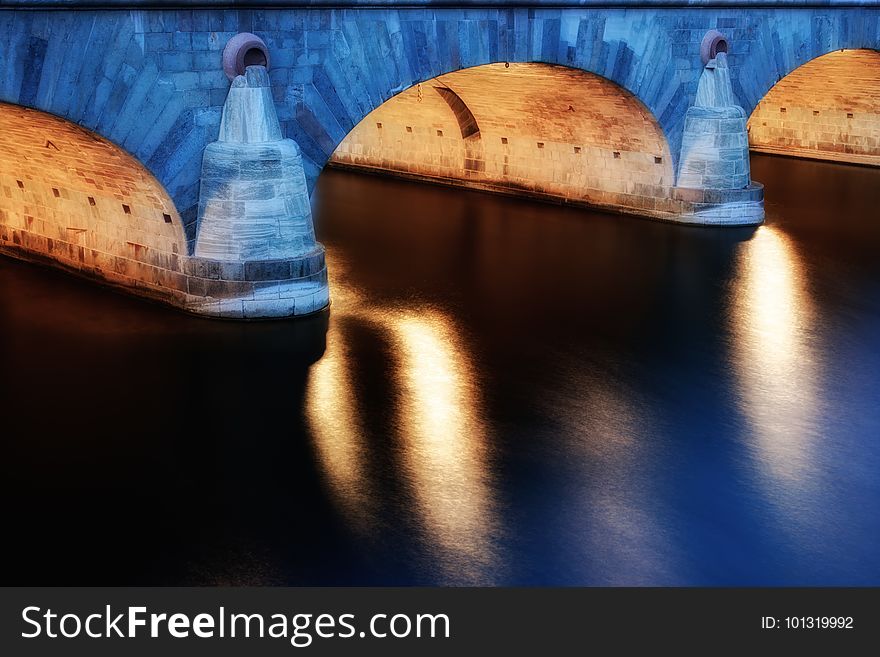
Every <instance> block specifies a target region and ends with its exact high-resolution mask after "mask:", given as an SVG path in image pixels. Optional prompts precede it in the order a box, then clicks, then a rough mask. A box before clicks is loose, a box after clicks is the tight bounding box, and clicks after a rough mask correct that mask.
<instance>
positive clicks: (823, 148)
mask: <svg viewBox="0 0 880 657" xmlns="http://www.w3.org/2000/svg"><path fill="white" fill-rule="evenodd" d="M749 140H750V142H751V146H752V149H753V150H757V151H762V152H767V153H780V154H783V155H794V156H797V157H813V158H817V159H825V160H836V161H841V162H855V163H859V164H871V165H874V166H880V53H878V52H876V51H873V50H842V51H839V52H833V53H829V54H827V55H824V56H822V57H819V58H817V59H814V60H812V61H810V62H808V63H806V64H804V65H803V66H801V67H800V68H797V69H795V70H794V71H793V72H792V73H790V74H789V75H787V76H786V77H784V78H782V79H781V80H780V81H779V82H778V83H777V84H776V86H774V87H773V88H772V89H771V90H770V92H769V93H768V94H767V95H766V96H765V97H764V99H763V100H762V101H761V102H760V103H759V104H758V106H757V107H756V108H755V111H754V112H753V113H752V116H751V117H750V118H749Z"/></svg>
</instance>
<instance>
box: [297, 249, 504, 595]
mask: <svg viewBox="0 0 880 657" xmlns="http://www.w3.org/2000/svg"><path fill="white" fill-rule="evenodd" d="M340 265H341V266H339V267H338V268H337V269H336V270H335V274H336V275H335V276H334V278H335V279H336V280H332V281H331V288H332V289H333V290H334V293H333V304H334V305H333V308H332V315H331V324H330V330H329V332H328V336H327V340H328V346H327V351H326V353H325V355H324V357H323V358H322V359H321V360H320V361H318V363H316V364H315V365H314V366H313V367H312V369H311V370H310V374H309V382H308V389H307V393H306V415H307V417H308V419H309V424H310V426H311V428H312V435H313V437H314V441H315V449H316V453H317V455H318V461H319V462H320V464H321V467H322V469H323V470H324V473H325V476H326V479H327V481H328V483H329V485H330V488H331V489H332V491H333V495H334V497H335V499H336V500H337V503H338V505H339V507H340V509H341V511H342V512H343V513H344V515H345V516H346V517H347V518H349V519H351V520H352V521H353V522H354V523H355V525H356V527H358V528H360V529H362V530H364V531H365V532H369V531H374V532H375V531H377V530H379V528H380V527H381V526H382V521H381V518H380V516H381V514H382V511H383V509H384V510H385V511H386V512H390V513H399V508H400V505H399V501H398V500H390V499H381V496H380V494H379V490H380V485H379V484H377V482H374V481H372V480H371V478H370V474H369V467H368V464H369V459H370V458H371V454H370V453H369V450H368V447H367V444H366V441H367V438H368V434H367V432H366V429H365V427H364V426H363V424H362V423H361V421H360V409H359V407H358V402H357V399H358V391H357V390H356V389H355V387H354V385H353V382H352V371H353V370H354V369H355V368H356V367H357V354H356V353H351V352H350V351H349V349H348V347H347V346H345V345H344V342H345V340H344V336H342V335H340V327H341V322H343V321H344V320H345V319H346V318H357V319H358V320H359V321H361V322H365V323H369V324H371V325H372V326H374V327H376V328H377V329H378V330H379V331H380V332H381V334H382V335H384V336H387V339H388V340H389V342H390V343H391V344H392V346H393V350H392V352H393V353H392V356H391V358H392V359H393V362H389V363H388V368H387V372H388V376H389V378H390V379H391V382H390V383H391V384H392V386H393V387H396V388H397V389H399V390H400V391H401V400H400V403H399V404H398V405H397V414H398V417H397V422H396V423H394V425H393V426H390V427H389V428H388V431H387V435H383V436H381V439H382V440H394V441H396V444H397V445H399V446H400V449H399V451H398V452H397V453H398V457H399V459H400V463H399V465H400V470H399V471H398V476H399V478H400V479H401V483H402V484H403V489H404V490H405V491H407V493H408V495H411V499H410V500H408V501H407V502H406V504H408V505H411V506H412V507H413V508H414V509H415V510H416V513H415V516H416V517H417V518H418V519H419V522H420V524H421V526H420V527H419V534H420V536H421V539H422V544H423V547H424V550H425V553H426V558H428V559H429V560H430V561H431V567H433V568H436V569H439V570H440V571H441V573H442V575H443V578H444V579H445V581H447V582H449V583H468V584H478V583H488V582H487V580H486V575H485V573H486V572H488V571H489V567H490V566H492V569H493V572H494V571H497V563H496V556H495V554H494V547H493V537H494V535H495V532H496V529H497V520H496V514H497V511H496V504H495V501H494V494H493V489H492V482H491V468H490V464H489V463H488V456H489V455H488V448H487V436H486V433H485V429H484V427H483V424H482V423H481V421H480V420H479V417H480V414H481V412H482V409H481V400H480V397H479V394H478V385H477V383H476V381H475V378H474V371H473V368H472V367H471V365H470V362H469V359H468V356H467V354H466V353H465V351H464V348H463V347H462V345H461V343H460V341H459V340H458V338H457V336H456V329H455V327H454V326H453V324H452V323H451V322H450V321H449V319H448V318H447V317H446V316H445V315H443V314H442V313H440V312H437V311H433V310H425V311H424V312H420V313H416V312H414V311H410V310H397V309H391V310H389V309H387V308H380V307H374V306H372V305H371V304H370V303H369V300H368V299H366V298H365V297H364V295H362V294H361V293H360V292H359V291H358V290H357V289H356V288H353V287H352V286H351V285H350V283H348V280H350V279H348V277H346V276H345V274H344V272H345V269H344V265H342V264H341V263H340ZM345 279H348V280H345ZM395 434H399V435H395ZM389 510H390V511H389ZM398 520H400V519H398ZM393 521H394V519H393V518H392V519H391V520H390V522H393ZM386 524H387V523H386Z"/></svg>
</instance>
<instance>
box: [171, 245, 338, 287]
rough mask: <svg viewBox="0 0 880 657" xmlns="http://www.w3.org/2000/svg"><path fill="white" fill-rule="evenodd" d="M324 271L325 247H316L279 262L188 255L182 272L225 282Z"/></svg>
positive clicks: (296, 275) (277, 278) (273, 279)
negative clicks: (228, 259)
mask: <svg viewBox="0 0 880 657" xmlns="http://www.w3.org/2000/svg"><path fill="white" fill-rule="evenodd" d="M323 268H324V247H323V246H321V245H320V244H318V245H317V246H316V247H315V248H314V249H312V250H311V251H308V252H306V253H304V254H302V255H301V256H296V257H295V258H284V259H281V260H251V261H248V262H233V261H226V260H213V259H211V258H199V257H198V256H190V257H189V258H187V259H186V260H184V267H183V271H184V273H185V274H187V275H188V276H197V277H199V278H209V279H217V280H224V281H280V280H288V279H294V278H303V277H305V276H311V275H312V274H316V273H318V272H319V271H321V270H322V269H323Z"/></svg>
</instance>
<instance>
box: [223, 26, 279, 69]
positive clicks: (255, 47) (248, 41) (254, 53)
mask: <svg viewBox="0 0 880 657" xmlns="http://www.w3.org/2000/svg"><path fill="white" fill-rule="evenodd" d="M248 66H265V67H266V68H267V69H268V68H269V49H268V48H267V47H266V43H265V42H264V41H263V40H262V39H261V38H260V37H258V36H257V35H256V34H251V33H250V32H240V33H238V34H236V35H235V36H234V37H232V38H231V39H230V40H229V41H227V42H226V47H225V48H224V49H223V71H224V72H225V73H226V77H228V78H229V79H230V80H234V79H235V78H236V76H239V75H244V72H245V69H247V67H248Z"/></svg>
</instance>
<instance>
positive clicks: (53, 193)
mask: <svg viewBox="0 0 880 657" xmlns="http://www.w3.org/2000/svg"><path fill="white" fill-rule="evenodd" d="M52 195H53V196H54V197H55V198H58V197H59V196H61V192H59V191H58V190H57V189H55V188H54V187H53V188H52Z"/></svg>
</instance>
